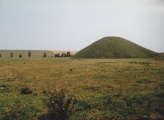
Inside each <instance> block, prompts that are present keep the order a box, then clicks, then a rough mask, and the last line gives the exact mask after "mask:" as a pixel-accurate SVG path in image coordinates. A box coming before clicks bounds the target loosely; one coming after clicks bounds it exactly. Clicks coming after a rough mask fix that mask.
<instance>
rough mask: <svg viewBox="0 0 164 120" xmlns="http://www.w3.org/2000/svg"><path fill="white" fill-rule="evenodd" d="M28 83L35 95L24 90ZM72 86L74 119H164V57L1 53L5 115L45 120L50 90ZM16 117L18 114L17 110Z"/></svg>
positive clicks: (1, 100) (0, 97)
mask: <svg viewBox="0 0 164 120" xmlns="http://www.w3.org/2000/svg"><path fill="white" fill-rule="evenodd" d="M25 87H28V88H29V89H30V90H32V94H28V95H23V94H20V93H21V89H22V88H25ZM62 88H66V97H69V96H72V97H73V98H74V99H76V104H75V107H74V109H73V110H72V114H70V116H69V118H68V119H71V120H96V119H97V120H110V119H113V120H114V119H115V120H117V119H125V120H126V119H161V120H162V119H164V116H163V115H164V62H163V61H157V60H155V59H72V58H3V57H2V58H0V111H3V114H2V112H1V114H0V119H4V118H5V117H4V115H5V114H7V115H9V114H11V113H14V112H19V111H18V109H21V111H24V112H23V113H22V112H21V113H19V114H22V116H24V117H26V116H27V117H26V118H21V117H20V119H39V118H40V119H41V117H40V116H42V115H43V114H46V112H47V111H48V108H47V107H46V106H45V105H44V104H43V100H44V99H46V98H47V95H46V94H45V93H49V92H51V91H54V89H55V90H57V91H60V90H61V89H62ZM11 116H12V115H11Z"/></svg>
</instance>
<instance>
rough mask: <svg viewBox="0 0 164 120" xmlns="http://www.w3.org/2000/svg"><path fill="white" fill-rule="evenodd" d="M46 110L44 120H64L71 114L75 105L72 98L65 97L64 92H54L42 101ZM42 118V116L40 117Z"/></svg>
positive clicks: (63, 90)
mask: <svg viewBox="0 0 164 120" xmlns="http://www.w3.org/2000/svg"><path fill="white" fill-rule="evenodd" d="M44 103H45V105H46V106H47V108H48V113H47V115H46V118H48V120H65V119H67V118H68V117H69V115H70V114H71V111H72V109H73V108H74V105H75V100H74V99H73V98H72V97H69V98H67V97H66V90H65V89H62V90H61V91H59V92H57V91H56V90H55V91H54V92H52V93H49V95H48V99H47V100H45V101H44ZM42 117H43V116H42Z"/></svg>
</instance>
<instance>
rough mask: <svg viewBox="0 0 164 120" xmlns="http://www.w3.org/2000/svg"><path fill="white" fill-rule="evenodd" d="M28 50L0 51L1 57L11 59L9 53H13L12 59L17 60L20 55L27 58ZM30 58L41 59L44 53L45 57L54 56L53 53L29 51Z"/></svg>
mask: <svg viewBox="0 0 164 120" xmlns="http://www.w3.org/2000/svg"><path fill="white" fill-rule="evenodd" d="M28 51H29V50H0V54H1V57H3V58H9V57H11V53H13V58H18V57H19V55H20V54H21V55H22V57H23V58H27V57H28ZM30 51H31V57H32V58H41V57H42V56H43V53H44V52H45V53H46V55H47V57H51V56H54V53H53V52H51V51H48V50H30Z"/></svg>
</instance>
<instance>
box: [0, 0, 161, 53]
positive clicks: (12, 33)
mask: <svg viewBox="0 0 164 120" xmlns="http://www.w3.org/2000/svg"><path fill="white" fill-rule="evenodd" d="M106 36H118V37H122V38H125V39H128V40H130V41H132V42H134V43H137V44H139V45H141V46H143V47H145V48H148V49H150V50H153V51H155V52H164V0H0V49H28V50H75V51H79V50H81V49H83V48H84V47H86V46H88V45H90V44H91V43H93V42H95V41H96V40H99V39H101V38H102V37H106Z"/></svg>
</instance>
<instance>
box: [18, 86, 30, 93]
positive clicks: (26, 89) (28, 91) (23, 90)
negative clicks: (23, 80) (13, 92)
mask: <svg viewBox="0 0 164 120" xmlns="http://www.w3.org/2000/svg"><path fill="white" fill-rule="evenodd" d="M21 94H32V90H30V89H29V88H28V87H25V88H22V89H21Z"/></svg>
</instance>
